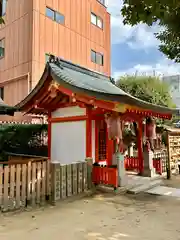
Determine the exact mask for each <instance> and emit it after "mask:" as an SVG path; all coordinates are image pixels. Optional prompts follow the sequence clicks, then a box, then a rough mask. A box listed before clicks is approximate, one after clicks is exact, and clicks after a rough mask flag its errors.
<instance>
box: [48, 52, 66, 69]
mask: <svg viewBox="0 0 180 240" xmlns="http://www.w3.org/2000/svg"><path fill="white" fill-rule="evenodd" d="M49 63H54V64H56V65H57V66H58V67H60V68H61V69H63V66H62V64H61V59H60V58H58V57H56V56H54V55H52V54H50V55H49Z"/></svg>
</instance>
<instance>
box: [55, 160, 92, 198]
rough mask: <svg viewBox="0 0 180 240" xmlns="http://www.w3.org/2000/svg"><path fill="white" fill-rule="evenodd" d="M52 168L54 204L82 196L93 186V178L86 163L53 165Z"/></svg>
mask: <svg viewBox="0 0 180 240" xmlns="http://www.w3.org/2000/svg"><path fill="white" fill-rule="evenodd" d="M52 168H53V169H52V176H51V183H52V201H53V202H56V201H58V200H60V199H65V198H67V197H71V196H74V195H77V194H81V193H83V192H85V191H86V190H88V189H89V188H90V186H91V176H90V175H89V174H88V164H87V163H86V162H78V163H73V164H69V165H60V164H52Z"/></svg>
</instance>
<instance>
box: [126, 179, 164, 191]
mask: <svg viewBox="0 0 180 240" xmlns="http://www.w3.org/2000/svg"><path fill="white" fill-rule="evenodd" d="M160 185H163V181H162V180H161V179H159V180H154V181H149V182H147V183H146V184H141V185H140V186H137V187H134V188H131V189H128V190H127V193H130V194H138V193H140V192H146V191H147V190H149V189H152V188H154V187H157V186H160Z"/></svg>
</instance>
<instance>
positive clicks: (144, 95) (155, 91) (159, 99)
mask: <svg viewBox="0 0 180 240" xmlns="http://www.w3.org/2000/svg"><path fill="white" fill-rule="evenodd" d="M116 85H117V86H118V87H119V88H121V89H122V90H124V91H125V92H127V93H129V94H131V95H132V96H134V97H137V98H139V99H141V100H144V101H147V102H149V103H152V104H157V105H161V106H165V107H170V108H171V107H175V105H174V103H173V101H172V97H171V95H170V91H169V86H168V85H167V84H166V83H164V82H162V81H161V80H160V79H159V78H157V77H146V76H125V77H121V78H120V79H119V80H118V81H117V83H116Z"/></svg>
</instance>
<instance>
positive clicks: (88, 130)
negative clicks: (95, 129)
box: [86, 108, 92, 158]
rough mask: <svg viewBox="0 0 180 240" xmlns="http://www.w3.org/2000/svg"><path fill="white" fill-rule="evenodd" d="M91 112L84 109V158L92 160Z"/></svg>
mask: <svg viewBox="0 0 180 240" xmlns="http://www.w3.org/2000/svg"><path fill="white" fill-rule="evenodd" d="M91 114H92V110H91V108H87V109H86V115H87V120H86V157H89V158H92V116H91Z"/></svg>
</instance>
